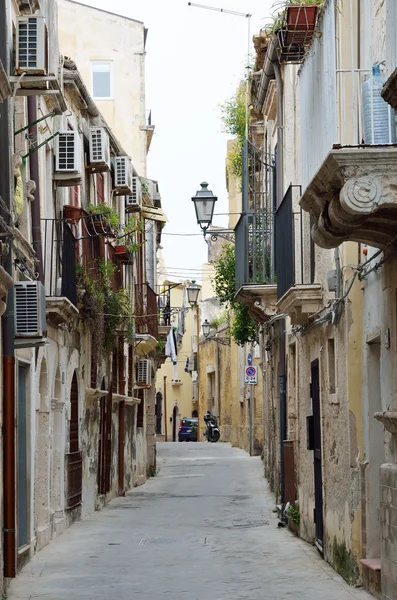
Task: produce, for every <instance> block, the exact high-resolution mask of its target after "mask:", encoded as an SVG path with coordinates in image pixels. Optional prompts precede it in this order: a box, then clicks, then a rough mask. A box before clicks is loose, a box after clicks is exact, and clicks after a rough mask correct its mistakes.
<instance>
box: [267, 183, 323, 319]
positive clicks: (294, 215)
mask: <svg viewBox="0 0 397 600" xmlns="http://www.w3.org/2000/svg"><path fill="white" fill-rule="evenodd" d="M300 195H301V186H300V185H290V186H289V188H288V190H287V192H286V194H285V196H284V198H283V201H282V203H281V204H280V206H279V207H278V209H277V212H276V216H275V236H276V243H275V248H276V274H277V300H278V301H277V310H278V312H280V313H285V314H287V315H288V316H289V317H290V318H291V322H292V324H293V325H303V324H304V323H306V321H307V319H308V318H309V316H310V315H311V314H314V313H316V312H317V311H318V310H319V309H320V308H321V306H322V299H323V293H322V288H321V285H320V284H316V283H314V273H315V264H314V249H313V242H312V240H311V239H310V233H309V232H310V224H309V217H308V216H307V215H305V214H304V213H302V209H299V199H300ZM305 219H306V221H307V222H305Z"/></svg>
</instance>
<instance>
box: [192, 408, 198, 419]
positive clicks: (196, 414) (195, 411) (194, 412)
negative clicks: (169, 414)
mask: <svg viewBox="0 0 397 600" xmlns="http://www.w3.org/2000/svg"><path fill="white" fill-rule="evenodd" d="M197 417H198V412H197V410H193V411H192V418H193V419H197Z"/></svg>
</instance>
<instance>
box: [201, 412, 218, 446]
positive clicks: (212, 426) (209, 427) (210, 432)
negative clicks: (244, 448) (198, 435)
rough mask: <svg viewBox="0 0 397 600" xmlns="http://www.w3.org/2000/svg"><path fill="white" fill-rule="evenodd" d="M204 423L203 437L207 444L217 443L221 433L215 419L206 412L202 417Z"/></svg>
mask: <svg viewBox="0 0 397 600" xmlns="http://www.w3.org/2000/svg"><path fill="white" fill-rule="evenodd" d="M204 422H205V432H204V435H205V436H206V438H207V440H208V441H209V442H217V441H218V440H219V438H220V437H221V432H220V431H219V427H218V421H217V419H216V417H214V415H212V414H211V413H210V412H209V411H208V412H207V414H205V415H204Z"/></svg>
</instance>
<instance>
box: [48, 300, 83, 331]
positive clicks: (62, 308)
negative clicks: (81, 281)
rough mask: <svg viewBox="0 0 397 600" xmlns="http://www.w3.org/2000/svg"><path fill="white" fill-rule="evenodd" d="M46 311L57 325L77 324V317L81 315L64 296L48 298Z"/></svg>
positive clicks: (51, 320) (49, 318) (50, 319)
mask: <svg viewBox="0 0 397 600" xmlns="http://www.w3.org/2000/svg"><path fill="white" fill-rule="evenodd" d="M46 313H47V317H48V320H49V321H50V322H51V323H53V324H54V325H56V326H58V325H61V324H67V325H70V324H71V323H75V324H77V317H78V316H79V311H78V309H77V308H76V307H75V305H74V304H72V303H71V302H70V300H69V299H68V298H65V297H64V296H57V297H55V296H50V297H48V298H46Z"/></svg>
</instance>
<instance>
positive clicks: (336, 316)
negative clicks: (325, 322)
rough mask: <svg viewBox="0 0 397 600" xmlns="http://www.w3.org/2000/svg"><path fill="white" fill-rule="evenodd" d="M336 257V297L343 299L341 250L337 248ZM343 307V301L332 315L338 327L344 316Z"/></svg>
mask: <svg viewBox="0 0 397 600" xmlns="http://www.w3.org/2000/svg"><path fill="white" fill-rule="evenodd" d="M334 257H335V270H336V286H335V297H336V298H341V297H342V271H341V268H340V258H339V248H335V253H334ZM342 307H343V300H341V301H340V302H338V303H337V305H336V306H335V310H334V313H333V315H332V323H333V325H337V324H338V323H339V321H340V318H341V315H342Z"/></svg>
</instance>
